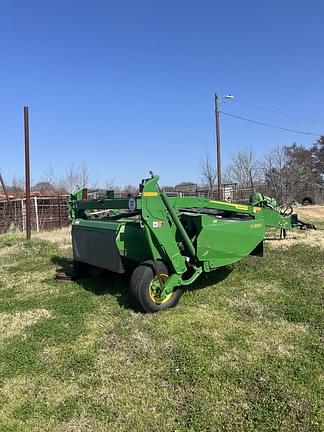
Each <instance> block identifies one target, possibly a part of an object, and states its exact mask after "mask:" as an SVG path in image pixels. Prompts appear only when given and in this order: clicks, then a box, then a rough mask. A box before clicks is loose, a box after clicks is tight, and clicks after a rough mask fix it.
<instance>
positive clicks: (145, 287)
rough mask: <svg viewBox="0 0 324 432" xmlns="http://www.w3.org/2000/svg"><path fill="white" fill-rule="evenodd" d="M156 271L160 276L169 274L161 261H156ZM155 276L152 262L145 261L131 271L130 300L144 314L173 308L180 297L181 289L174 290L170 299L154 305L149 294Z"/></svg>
mask: <svg viewBox="0 0 324 432" xmlns="http://www.w3.org/2000/svg"><path fill="white" fill-rule="evenodd" d="M157 266H158V271H159V273H161V274H167V275H168V274H169V271H168V268H167V266H166V265H165V264H164V263H163V262H162V261H157ZM155 275H156V272H155V267H154V263H153V261H145V262H143V263H142V264H140V265H139V266H138V267H136V269H135V270H134V271H133V273H132V276H131V279H130V284H129V292H130V295H131V298H132V300H133V301H134V302H135V303H136V304H137V306H139V307H140V308H141V309H142V310H143V311H144V312H159V311H161V310H165V309H169V308H173V307H175V306H176V305H177V304H178V302H179V300H180V297H181V295H182V289H181V288H175V289H174V291H173V292H172V296H171V297H170V299H169V300H168V301H167V302H165V303H162V304H157V303H155V302H154V301H153V300H152V299H151V297H150V294H149V289H150V284H151V282H152V280H153V279H154V277H155Z"/></svg>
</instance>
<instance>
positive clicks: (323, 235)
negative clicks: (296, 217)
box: [266, 229, 324, 249]
mask: <svg viewBox="0 0 324 432" xmlns="http://www.w3.org/2000/svg"><path fill="white" fill-rule="evenodd" d="M266 242H267V244H269V245H270V246H271V247H274V248H288V247H290V246H293V245H295V244H305V245H307V246H315V247H316V246H317V247H320V248H321V249H324V230H299V229H294V230H291V231H287V237H286V239H285V240H280V239H279V234H277V235H276V236H273V235H272V234H271V235H270V236H268V237H267V238H266Z"/></svg>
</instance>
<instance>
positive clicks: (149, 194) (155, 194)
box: [143, 192, 159, 197]
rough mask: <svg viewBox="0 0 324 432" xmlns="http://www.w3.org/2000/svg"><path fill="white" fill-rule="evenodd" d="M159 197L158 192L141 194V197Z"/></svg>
mask: <svg viewBox="0 0 324 432" xmlns="http://www.w3.org/2000/svg"><path fill="white" fill-rule="evenodd" d="M158 195H159V192H143V196H145V197H156V196H158Z"/></svg>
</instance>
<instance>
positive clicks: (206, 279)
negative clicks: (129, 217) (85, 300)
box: [52, 255, 232, 311]
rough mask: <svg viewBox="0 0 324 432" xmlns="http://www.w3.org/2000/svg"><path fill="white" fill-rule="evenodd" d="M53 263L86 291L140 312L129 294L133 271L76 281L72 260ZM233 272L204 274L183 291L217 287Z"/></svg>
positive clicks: (59, 258) (221, 270)
mask: <svg viewBox="0 0 324 432" xmlns="http://www.w3.org/2000/svg"><path fill="white" fill-rule="evenodd" d="M52 262H53V263H54V264H55V265H58V266H60V271H63V272H64V273H66V274H67V275H70V276H72V280H74V282H76V283H77V284H78V285H79V286H81V287H82V288H83V289H84V290H86V291H90V292H92V293H94V294H95V295H98V296H101V295H106V294H109V295H112V296H114V297H115V298H116V300H117V301H118V303H119V305H120V306H122V307H123V308H126V309H133V310H136V311H138V309H137V308H134V304H133V303H132V302H131V300H130V297H129V294H128V284H129V279H130V276H131V273H132V270H133V269H127V270H126V272H125V273H123V274H117V273H113V272H109V271H108V270H104V271H103V272H102V273H100V274H99V275H97V276H92V277H86V278H79V279H76V278H73V260H72V259H71V258H66V257H63V256H58V255H55V256H53V257H52ZM231 272H232V266H226V267H222V268H219V269H217V270H215V271H212V272H210V273H202V275H200V276H199V277H198V279H197V280H196V281H195V282H194V283H193V284H192V285H189V286H184V287H183V291H184V292H185V291H194V290H200V289H203V288H206V287H208V286H210V285H215V284H217V283H219V282H221V281H223V280H224V279H226V278H227V276H228V275H229V274H230V273H231Z"/></svg>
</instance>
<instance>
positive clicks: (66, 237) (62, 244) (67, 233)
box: [33, 226, 71, 249]
mask: <svg viewBox="0 0 324 432" xmlns="http://www.w3.org/2000/svg"><path fill="white" fill-rule="evenodd" d="M33 236H34V237H35V238H40V239H43V240H48V241H51V242H53V243H55V244H56V245H57V246H58V247H59V248H60V249H69V248H70V247H71V227H70V226H68V227H65V228H61V229H56V230H53V231H42V232H39V233H36V232H35V233H33Z"/></svg>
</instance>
